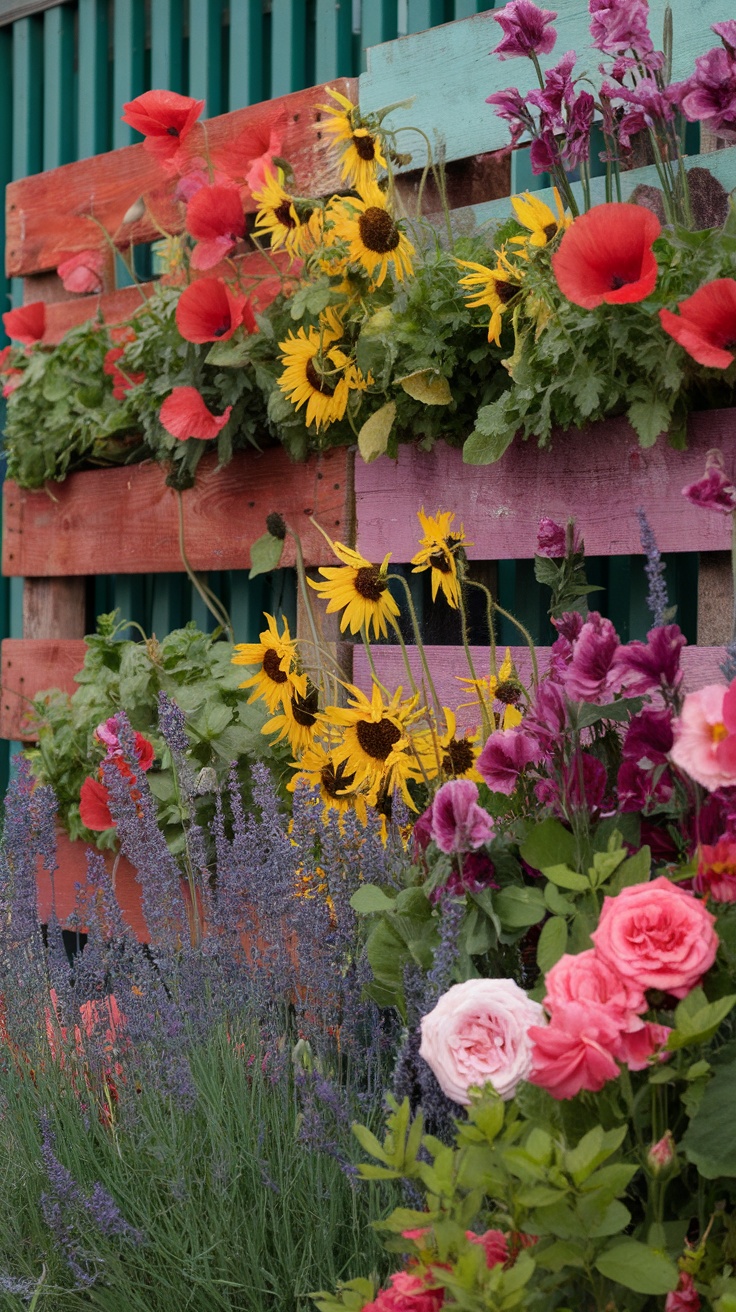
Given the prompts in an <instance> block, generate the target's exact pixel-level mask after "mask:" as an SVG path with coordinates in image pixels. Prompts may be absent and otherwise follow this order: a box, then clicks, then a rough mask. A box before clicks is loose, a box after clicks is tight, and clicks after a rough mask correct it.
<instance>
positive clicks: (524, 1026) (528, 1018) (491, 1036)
mask: <svg viewBox="0 0 736 1312" xmlns="http://www.w3.org/2000/svg"><path fill="white" fill-rule="evenodd" d="M544 1023H545V1019H544V1011H543V1009H542V1007H541V1006H540V1004H539V1003H538V1002H532V1000H531V998H528V997H527V995H526V993H525V992H524V990H523V989H521V988H519V985H518V984H515V983H514V981H513V980H511V979H469V980H466V981H465V983H464V984H453V986H452V988H451V989H448V990H447V993H443V995H442V997H441V998H440V1000H439V1002H438V1003H437V1006H436V1007H435V1008H434V1010H433V1011H430V1013H429V1015H427V1016H424V1017H422V1023H421V1030H422V1043H421V1047H420V1049H419V1055H420V1056H421V1057H423V1058H424V1060H425V1061H426V1063H427V1065H428V1066H430V1067H431V1069H432V1070H433V1072H434V1074H435V1076H436V1078H437V1082H438V1083H439V1085H440V1088H441V1089H442V1092H443V1093H445V1094H446V1095H447V1097H448V1098H452V1100H453V1101H454V1102H458V1103H461V1104H462V1105H463V1106H465V1107H467V1106H468V1105H469V1103H470V1097H469V1095H468V1090H469V1089H470V1088H471V1087H472V1086H473V1085H480V1086H482V1085H484V1084H486V1083H490V1084H492V1085H493V1088H494V1089H495V1090H496V1093H497V1094H498V1095H499V1097H501V1098H503V1099H504V1100H508V1099H509V1098H513V1096H514V1093H515V1092H516V1086H517V1085H518V1084H519V1083H520V1082H521V1080H525V1079H526V1078H527V1077H528V1075H529V1071H530V1070H531V1053H532V1045H531V1040H530V1039H529V1026H530V1025H537V1026H542V1025H544Z"/></svg>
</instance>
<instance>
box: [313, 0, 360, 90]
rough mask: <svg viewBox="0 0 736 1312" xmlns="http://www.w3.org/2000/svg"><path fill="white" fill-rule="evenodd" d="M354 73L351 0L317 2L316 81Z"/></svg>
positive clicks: (319, 0)
mask: <svg viewBox="0 0 736 1312" xmlns="http://www.w3.org/2000/svg"><path fill="white" fill-rule="evenodd" d="M352 73H353V14H352V6H351V5H350V4H348V3H347V0H317V13H316V40H315V61H314V80H315V82H316V83H320V82H330V81H331V80H332V78H335V77H351V76H352Z"/></svg>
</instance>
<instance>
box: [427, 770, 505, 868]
mask: <svg viewBox="0 0 736 1312" xmlns="http://www.w3.org/2000/svg"><path fill="white" fill-rule="evenodd" d="M492 837H493V821H492V820H491V817H490V815H489V814H488V812H487V811H484V809H483V807H482V806H479V805H478V787H477V785H476V784H474V783H473V781H472V779H450V780H449V782H448V783H446V784H443V785H442V787H441V788H440V789H439V791H438V792H437V795H436V797H435V799H434V802H433V803H432V838H433V839H434V841H435V843H436V844H437V846H438V847H439V848H440V850H441V851H442V852H469V851H475V850H476V849H477V848H479V847H482V846H483V844H484V843H487V842H488V841H489V840H490V839H491V838H492Z"/></svg>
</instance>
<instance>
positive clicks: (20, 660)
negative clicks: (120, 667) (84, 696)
mask: <svg viewBox="0 0 736 1312" xmlns="http://www.w3.org/2000/svg"><path fill="white" fill-rule="evenodd" d="M86 651H87V645H86V643H85V641H84V639H83V638H81V639H76V638H60V639H50V638H6V639H5V640H4V642H3V644H2V652H1V654H0V666H1V667H2V694H1V695H0V738H10V739H16V740H18V741H21V740H24V739H25V740H32V739H33V737H34V736H35V735H34V733H33V731H32V730H29V728H28V725H27V723H26V720H27V715H28V712H29V710H30V703H31V700H32V698H33V697H35V696H36V693H38V692H41V691H42V690H43V689H45V688H61V689H62V690H63V691H64V692H74V689H75V688H76V686H77V685H76V684H75V682H74V675H75V674H76V673H77V672H78V671H79V670H81V668H82V666H83V664H84V657H85V653H86Z"/></svg>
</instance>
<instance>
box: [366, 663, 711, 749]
mask: <svg viewBox="0 0 736 1312" xmlns="http://www.w3.org/2000/svg"><path fill="white" fill-rule="evenodd" d="M505 650H506V649H505V648H499V650H498V660H499V662H500V661H501V660H502V659H503V656H504V654H505ZM549 650H550V649H549V647H538V648H537V661H538V662H539V670H540V674H543V673H544V671H545V670H546V669H547V668H548V665H549ZM426 651H427V659H428V661H429V668H430V670H431V672H432V678H433V679H434V683H435V687H436V689H437V695H438V697H439V699H440V701H441V703H442V705H443V706H449V707H450V709H451V710H456V708H457V707H458V704H459V703H460V702H467V701H470V697H469V695H468V690H467V686H466V685H464V684H462V683H460V682H459V679H462V678H468V677H469V671H468V668H467V665H466V662H465V656H464V653H463V650H462V648H461V647H433V646H428V647H427V648H426ZM724 654H725V653H724V649H723V647H685V649H684V650H683V653H682V668H683V670H684V674H685V687H686V689H687V690H688V692H694V691H695V690H696V689H697V688H703V687H704V686H705V685H706V684H709V683H723V682H724V678H723V675H722V674H721V671H720V669H719V666H720V664H721V661H722V660H723V659H724ZM471 655H472V657H473V664H474V666H475V671H476V674H477V675H478V677H479V678H481V677H483V676H487V675H488V673H489V664H488V648H487V647H471ZM511 655H512V658H513V660H514V663H515V665H516V668H517V670H518V672H519V677H520V678H521V681H522V683H524V684H525V685H526V686H527V687H528V686H529V683H530V682H531V661H530V659H529V649H528V648H527V647H512V648H511ZM373 656H374V660H375V663H376V671H377V673H378V677H379V678H380V679H381V681H382V682H383V683H385V684H386V686H387V687H388V688H389V690H393V689H394V688H397V687H399V686H401V687H403V688H404V690H405V691H407V690H408V686H409V685H408V679H407V674H406V667H405V665H404V661H403V658H402V655H401V650H400V648H399V647H395V646H390V647H389V646H386V647H374V648H373ZM409 662H410V665H411V668H412V671H413V674H414V677H415V679H416V681H417V684H418V685H420V684H421V677H422V673H421V665H420V661H419V657H418V656H417V653H416V649H415V648H411V647H410V648H409ZM353 682H354V683H355V684H356V685H357V686H358V687H359V688H363V689H364V690H365V691H368V690H369V689H370V687H371V672H370V668H369V665H368V660H367V657H366V654H365V651H364V649H363V647H356V648H355V653H354V656H353ZM457 718H458V724H459V726H460V727H461V728H462V729H469V728H470V727H471V726H474V725H477V724H478V721H479V718H480V717H479V715H478V711H477V708H476V709H475V710H474V709H473V708H472V707H465V708H463V709H462V710H458V711H457Z"/></svg>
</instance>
